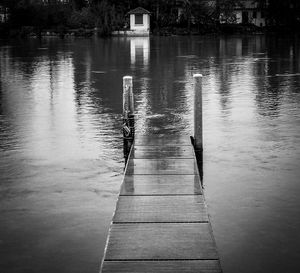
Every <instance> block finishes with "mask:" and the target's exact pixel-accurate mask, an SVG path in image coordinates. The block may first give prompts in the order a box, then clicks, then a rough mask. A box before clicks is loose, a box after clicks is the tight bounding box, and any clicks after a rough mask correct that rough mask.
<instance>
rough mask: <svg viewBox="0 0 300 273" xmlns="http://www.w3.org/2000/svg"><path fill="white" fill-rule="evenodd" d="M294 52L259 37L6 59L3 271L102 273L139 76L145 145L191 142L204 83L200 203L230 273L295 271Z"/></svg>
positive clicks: (0, 140) (33, 44) (18, 51)
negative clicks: (162, 138)
mask: <svg viewBox="0 0 300 273" xmlns="http://www.w3.org/2000/svg"><path fill="white" fill-rule="evenodd" d="M299 48H300V47H299V40H298V39H297V38H296V37H295V38H286V37H277V36H264V35H253V36H238V37H237V36H228V37H155V38H145V39H144V38H113V39H93V40H80V39H77V40H65V41H61V40H54V39H52V40H43V41H42V42H39V41H36V40H28V41H27V42H24V44H23V45H22V46H20V45H19V44H14V43H11V44H9V45H3V46H0V57H1V58H0V66H1V70H0V153H1V157H0V181H1V182H0V194H1V201H0V202H1V216H0V217H1V219H0V220H1V226H0V234H1V240H2V241H1V244H2V246H3V247H2V248H1V250H0V255H1V257H4V258H3V259H1V261H0V268H1V270H2V271H5V272H22V271H25V270H27V271H30V270H33V269H32V268H35V269H36V270H37V271H42V272H70V271H72V272H96V271H98V268H99V261H100V258H101V254H102V253H103V248H104V243H105V239H106V234H107V231H108V226H109V223H110V220H111V215H112V212H113V209H114V207H115V199H116V197H117V193H118V190H119V186H120V183H121V181H122V177H121V174H122V170H123V159H122V141H121V140H122V139H121V132H120V129H121V112H122V77H123V76H124V75H132V76H133V77H134V93H135V103H136V105H135V109H136V115H137V132H139V133H142V134H143V133H153V132H154V133H167V134H170V135H173V134H177V135H179V136H180V137H182V138H185V137H186V136H188V135H191V134H192V131H193V128H192V126H193V92H194V91H193V82H192V76H193V74H194V73H198V72H201V73H202V74H203V75H204V78H203V112H204V120H203V122H204V185H205V194H206V199H207V203H208V205H209V212H210V215H211V218H212V223H213V230H214V234H215V237H216V240H217V245H218V247H219V250H220V255H221V259H222V265H223V268H224V272H246V273H247V272H271V271H272V272H282V271H284V272H293V268H298V267H299V260H300V259H299V252H298V251H297V249H298V248H299V243H298V242H299V241H300V240H298V239H299V235H298V232H297V230H298V229H299V228H300V222H299V220H297V219H298V215H299V207H300V206H299V205H300V204H299V198H298V196H297V193H298V192H299V190H300V189H299V183H298V179H299V176H300V173H299V168H298V165H299V160H300V151H299V147H300V145H299V144H300V143H299V142H300V139H299V124H300V113H299V107H300V97H299V88H300V76H299V75H300V74H299V73H300V50H299ZM129 186H131V188H132V185H129ZM134 186H135V187H136V185H134ZM278 249H280V251H278ZM241 250H242V251H241ZM50 256H51V257H53V259H52V260H49V257H50ZM32 257H34V258H32ZM232 257H234V259H232ZM53 261H54V262H53ZM283 264H284V265H285V268H284V270H281V269H282V265H283ZM245 265H246V266H245ZM1 270H0V271H1Z"/></svg>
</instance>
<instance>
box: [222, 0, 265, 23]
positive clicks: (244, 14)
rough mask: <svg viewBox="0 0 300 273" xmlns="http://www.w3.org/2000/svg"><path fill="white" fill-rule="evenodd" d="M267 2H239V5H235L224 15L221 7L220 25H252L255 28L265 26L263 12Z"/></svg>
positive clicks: (243, 0) (244, 0)
mask: <svg viewBox="0 0 300 273" xmlns="http://www.w3.org/2000/svg"><path fill="white" fill-rule="evenodd" d="M267 4H268V2H267V1H262V2H260V3H258V2H256V1H252V0H241V1H240V4H236V6H235V7H234V9H233V11H232V12H231V13H230V16H228V14H227V15H226V12H225V11H224V8H223V7H222V6H221V15H220V22H221V23H236V24H253V25H255V26H257V27H265V26H266V17H265V10H266V7H267Z"/></svg>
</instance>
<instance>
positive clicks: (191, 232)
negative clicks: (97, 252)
mask: <svg viewBox="0 0 300 273" xmlns="http://www.w3.org/2000/svg"><path fill="white" fill-rule="evenodd" d="M217 258H218V255H217V251H216V247H215V243H214V240H213V238H212V234H211V229H210V226H209V224H208V223H188V224H183V223H163V224H160V223H151V224H113V225H112V226H111V230H110V235H109V241H108V245H107V249H106V256H105V260H106V261H107V260H128V259H130V260H140V259H142V260H153V259H154V260H155V259H162V260H165V259H174V260H177V259H179V260H181V259H217Z"/></svg>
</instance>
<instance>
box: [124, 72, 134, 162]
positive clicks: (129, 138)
mask: <svg viewBox="0 0 300 273" xmlns="http://www.w3.org/2000/svg"><path fill="white" fill-rule="evenodd" d="M134 132H135V129H134V99H133V84H132V77H131V76H124V77H123V139H124V158H125V163H126V162H127V158H128V155H129V152H130V148H131V145H132V143H133V139H134Z"/></svg>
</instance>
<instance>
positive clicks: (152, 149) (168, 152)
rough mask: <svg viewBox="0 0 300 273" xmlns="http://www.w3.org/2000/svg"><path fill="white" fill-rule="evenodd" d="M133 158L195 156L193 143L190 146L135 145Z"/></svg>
mask: <svg viewBox="0 0 300 273" xmlns="http://www.w3.org/2000/svg"><path fill="white" fill-rule="evenodd" d="M131 156H132V157H133V158H179V157H180V158H194V151H193V147H192V145H189V146H171V145H165V146H137V145H135V146H134V149H133V151H132V153H131Z"/></svg>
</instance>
